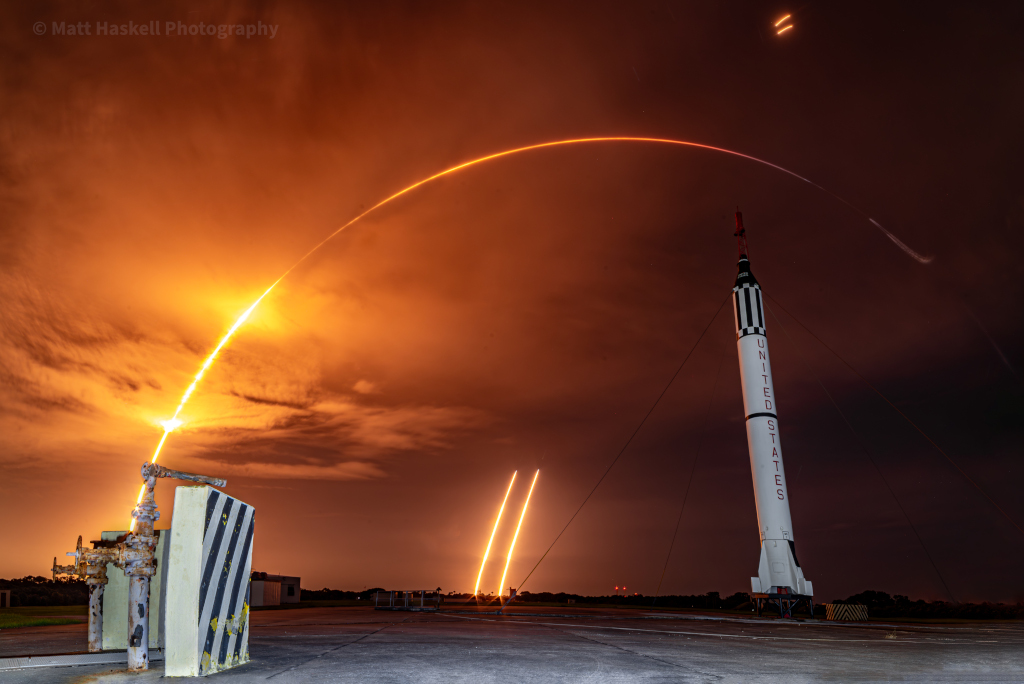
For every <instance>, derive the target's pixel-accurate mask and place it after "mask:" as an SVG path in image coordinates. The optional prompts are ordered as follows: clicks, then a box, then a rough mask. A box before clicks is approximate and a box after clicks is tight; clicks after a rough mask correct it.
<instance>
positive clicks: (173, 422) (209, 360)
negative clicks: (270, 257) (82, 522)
mask: <svg viewBox="0 0 1024 684" xmlns="http://www.w3.org/2000/svg"><path fill="white" fill-rule="evenodd" d="M281 278H284V276H281ZM281 278H278V279H277V280H276V281H275V282H274V284H273V285H271V286H270V287H268V288H267V289H266V291H265V292H264V293H263V294H261V295H260V298H259V299H257V300H256V301H255V302H253V303H252V306H250V307H249V308H248V309H246V310H245V313H243V314H242V315H241V316H239V317H238V320H236V321H235V324H234V325H232V326H231V327H230V328H229V329H228V331H227V332H226V333H224V337H222V338H220V342H219V343H218V344H217V346H216V347H214V348H213V351H212V352H210V355H209V356H207V357H206V360H205V361H203V365H202V366H200V367H199V372H198V373H196V376H195V377H194V378H192V384H191V385H189V386H188V389H186V390H185V394H183V395H182V396H181V401H180V402H178V408H176V409H175V410H174V415H173V416H172V417H171V419H170V420H165V421H163V422H162V423H161V425H163V428H164V434H163V435H162V436H161V437H160V442H159V443H158V444H157V445H156V450H155V451H154V452H153V458H151V459H150V460H149V462H150V463H156V459H158V458H160V450H161V449H163V448H164V443H165V442H166V441H167V435H169V434H171V433H172V432H173V431H174V429H175V428H177V427H179V426H180V425H181V420H179V419H178V415H179V414H180V413H181V410H182V409H183V408H185V404H187V403H188V400H189V398H190V397H191V396H192V393H193V392H195V391H196V385H198V384H199V381H200V380H202V379H203V375H205V374H206V371H207V370H208V369H209V368H210V366H212V365H213V362H214V360H215V359H216V358H217V355H218V354H220V350H221V349H223V348H224V345H226V344H227V343H228V340H230V339H231V337H232V336H233V335H234V334H235V332H236V331H237V330H238V329H239V328H240V327H242V324H243V323H245V321H246V319H248V318H249V315H250V314H252V312H253V311H254V310H255V309H256V307H257V306H259V303H260V302H262V301H263V298H264V297H266V296H267V295H268V294H270V291H271V290H273V289H274V288H275V287H277V284H278V283H279V282H281ZM145 491H146V485H145V484H143V485H142V488H141V489H140V490H139V496H138V497H137V498H136V499H135V505H136V506H138V505H139V502H140V501H142V495H143V494H144V493H145ZM129 530H131V531H132V532H134V531H135V518H132V523H131V525H130V526H129Z"/></svg>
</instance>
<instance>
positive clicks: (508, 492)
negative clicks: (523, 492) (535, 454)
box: [473, 470, 519, 596]
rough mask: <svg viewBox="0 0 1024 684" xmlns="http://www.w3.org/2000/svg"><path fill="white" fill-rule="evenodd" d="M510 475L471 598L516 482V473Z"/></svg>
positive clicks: (476, 588) (478, 590)
mask: <svg viewBox="0 0 1024 684" xmlns="http://www.w3.org/2000/svg"><path fill="white" fill-rule="evenodd" d="M518 472H519V471H518V470H517V471H516V472H515V473H512V481H511V482H509V483H508V489H507V490H505V498H504V499H502V500H501V508H499V509H498V518H497V519H496V520H495V521H494V529H493V530H491V538H490V539H488V540H487V549H486V550H485V551H484V559H483V560H482V561H480V572H479V573H478V574H477V576H476V586H475V587H473V596H476V595H477V594H478V593H480V578H481V577H483V574H484V566H485V565H487V556H488V555H490V553H491V544H493V543H494V535H495V533H497V531H498V523H500V522H501V514H502V513H504V512H505V502H506V501H508V495H509V494H510V493H511V492H512V483H513V482H515V481H516V473H518Z"/></svg>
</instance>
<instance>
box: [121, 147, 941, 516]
mask: <svg viewBox="0 0 1024 684" xmlns="http://www.w3.org/2000/svg"><path fill="white" fill-rule="evenodd" d="M614 142H628V143H650V144H657V145H677V146H681V147H693V148H697V149H702V150H708V151H711V152H721V153H722V154H728V155H731V156H734V157H740V158H742V159H747V160H749V161H753V162H757V163H758V164H763V165H765V166H769V167H771V168H773V169H775V170H777V171H781V172H782V173H785V174H787V175H790V176H792V177H793V178H797V179H799V180H802V181H803V182H805V183H807V184H808V185H812V186H814V187H815V188H818V189H819V190H821V191H822V192H825V193H827V194H829V195H831V196H832V197H834V198H835V199H837V200H839V201H840V202H842V203H843V204H845V205H846V206H848V207H849V208H851V209H853V210H854V211H855V212H857V213H858V214H860V215H861V216H863V217H864V218H866V219H867V220H868V221H870V222H871V223H872V224H873V225H874V226H875V227H877V228H878V229H879V230H881V231H882V232H883V233H884V234H885V235H886V237H888V238H889V239H890V240H892V242H893V243H894V244H895V245H896V246H897V247H899V248H900V249H901V250H903V252H904V253H906V254H907V255H909V256H910V257H911V258H913V259H914V260H916V261H918V262H920V263H922V264H927V263H928V262H930V261H931V260H932V257H930V256H922V255H921V254H918V253H917V252H915V251H914V250H912V249H911V248H910V247H908V246H907V245H905V244H903V242H901V241H900V240H899V239H898V238H897V237H896V236H895V235H893V234H892V233H890V232H889V231H888V230H886V229H885V228H883V227H882V226H881V225H880V224H879V223H878V222H877V221H875V220H874V219H873V218H871V217H870V216H868V215H867V214H865V213H864V212H863V211H861V210H860V209H858V208H857V207H855V206H854V205H852V204H850V203H849V202H847V201H846V200H845V199H843V198H842V197H840V196H839V195H837V194H835V193H834V192H832V191H831V190H828V189H826V188H824V187H822V186H820V185H818V184H817V183H815V182H813V181H811V180H809V179H807V178H804V177H803V176H801V175H800V174H798V173H795V172H793V171H790V170H789V169H787V168H785V167H782V166H779V165H778V164H773V163H771V162H769V161H765V160H764V159H759V158H757V157H754V156H751V155H749V154H743V153H742V152H736V151H734V150H728V149H725V148H724V147H715V146H713V145H703V144H701V143H695V142H688V141H685V140H672V139H670V138H644V137H634V136H605V137H596V138H572V139H569V140H553V141H551V142H545V143H537V144H535V145H526V146H524V147H517V148H514V149H511V150H504V151H502V152H495V153H494V154H489V155H486V156H483V157H478V158H477V159H471V160H470V161H467V162H463V163H461V164H458V165H456V166H452V167H450V168H447V169H445V170H443V171H439V172H438V173H435V174H434V175H432V176H428V177H427V178H424V179H423V180H420V181H417V182H415V183H413V184H412V185H409V186H408V187H406V188H403V189H402V190H399V191H398V192H396V193H395V194H393V195H391V196H390V197H386V198H384V199H383V200H381V201H380V202H378V203H377V204H375V205H373V206H372V207H370V208H369V209H367V210H366V211H364V212H363V213H361V214H359V215H358V216H356V217H355V218H353V219H352V220H350V221H349V222H348V223H346V224H344V225H343V226H341V227H340V228H338V229H337V230H335V231H334V232H333V233H331V234H330V235H328V236H327V237H326V238H324V239H323V240H321V241H320V242H319V243H318V244H317V245H316V246H314V247H313V248H312V249H311V250H309V251H308V252H306V253H305V254H304V255H303V256H302V258H301V259H299V260H298V261H296V262H295V263H294V264H292V266H291V267H290V268H289V269H288V270H287V271H285V272H284V274H282V275H281V277H280V278H278V279H277V280H276V281H274V284H273V285H271V286H270V287H268V288H267V289H266V291H265V292H264V293H263V294H262V295H260V297H259V299H257V300H256V301H255V302H253V304H252V306H250V307H249V308H248V309H246V310H245V313H243V314H242V315H241V316H239V317H238V320H236V321H235V324H234V325H232V326H231V328H230V329H229V330H228V331H227V333H225V334H224V336H223V337H222V338H221V340H220V342H219V343H218V344H217V346H216V347H215V348H214V350H213V351H212V352H210V355H209V356H208V357H206V360H205V361H204V362H203V365H202V366H201V367H200V368H199V372H198V373H196V376H195V378H194V379H193V380H192V384H190V385H189V386H188V389H187V390H185V394H184V395H182V397H181V401H180V402H179V403H178V408H177V409H176V410H175V412H174V416H173V417H172V418H171V419H170V420H167V421H164V422H163V427H164V433H163V435H162V436H161V437H160V442H159V443H158V444H157V447H156V450H155V451H154V452H153V458H152V459H151V460H152V461H153V462H155V461H156V460H157V458H158V457H159V456H160V450H161V449H163V447H164V444H165V443H166V442H167V436H168V435H169V434H170V433H171V432H173V431H174V430H175V429H176V428H177V427H178V426H180V425H181V422H180V420H179V419H178V415H179V414H180V413H181V410H182V409H183V408H184V407H185V404H186V403H188V400H189V398H190V397H191V396H192V393H193V392H194V391H195V389H196V386H197V385H198V384H199V381H200V380H202V378H203V375H204V374H205V373H206V371H207V370H208V369H209V368H210V366H211V365H212V364H213V362H214V360H216V358H217V354H219V353H220V350H221V349H223V348H224V346H225V345H226V344H227V343H228V342H229V341H230V340H231V338H232V337H233V336H234V334H235V333H236V332H237V331H238V329H239V327H241V325H242V324H243V323H245V321H246V319H247V318H249V315H250V314H251V313H252V312H253V310H254V309H255V308H256V307H257V306H258V305H259V303H260V302H262V301H263V299H264V298H265V297H266V296H267V295H268V294H270V291H271V290H273V289H274V288H275V287H276V286H277V284H278V283H280V282H281V281H282V280H284V278H285V277H286V276H287V275H288V274H289V273H291V272H292V271H294V270H295V269H296V268H298V267H299V265H301V264H302V263H303V262H304V261H306V259H308V258H309V257H310V256H312V255H313V253H314V252H316V251H317V250H319V249H320V248H321V247H323V246H324V245H325V244H327V243H328V242H330V240H331V239H332V238H334V237H335V236H336V235H338V234H339V233H341V232H342V231H343V230H345V229H346V228H348V227H349V226H351V225H353V224H354V223H356V222H357V221H359V220H360V219H362V218H363V217H365V216H366V215H367V214H370V213H371V212H373V211H376V210H377V209H379V208H381V207H382V206H384V205H385V204H388V203H389V202H391V201H392V200H396V199H398V198H399V197H401V196H403V195H406V194H408V193H410V192H412V191H413V190H415V189H416V188H418V187H420V186H421V185H426V184H427V183H430V182H431V181H434V180H437V179H439V178H443V177H444V176H448V175H450V174H453V173H455V172H456V171H461V170H463V169H466V168H469V167H471V166H476V165H477V164H482V163H483V162H487V161H492V160H494V159H501V158H502V157H508V156H511V155H513V154H519V153H521V152H530V151H532V150H540V149H545V148H548V147H562V146H566V145H579V144H583V143H614ZM142 491H143V490H140V491H139V499H138V501H141V500H142V499H141V497H142ZM138 501H136V503H138ZM134 527H135V523H134V520H133V522H132V528H133V529H134Z"/></svg>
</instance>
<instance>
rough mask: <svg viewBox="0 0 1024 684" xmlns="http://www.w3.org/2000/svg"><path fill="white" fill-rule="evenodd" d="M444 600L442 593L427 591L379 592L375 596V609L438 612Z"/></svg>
mask: <svg viewBox="0 0 1024 684" xmlns="http://www.w3.org/2000/svg"><path fill="white" fill-rule="evenodd" d="M442 600H443V597H442V595H441V592H439V591H428V590H426V589H413V590H408V591H406V590H402V591H378V592H376V593H375V594H374V596H373V607H374V608H376V609H377V610H438V609H439V608H440V607H441V601H442Z"/></svg>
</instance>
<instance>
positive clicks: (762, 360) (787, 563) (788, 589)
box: [732, 211, 814, 614]
mask: <svg viewBox="0 0 1024 684" xmlns="http://www.w3.org/2000/svg"><path fill="white" fill-rule="evenodd" d="M736 238H737V242H738V243H739V252H740V258H739V263H738V264H737V265H738V267H739V273H738V274H737V276H736V286H735V287H734V288H733V289H732V291H733V308H734V310H735V312H736V347H737V349H738V350H739V357H740V382H741V384H742V386H743V413H744V416H746V419H747V446H748V447H749V449H750V471H751V475H752V476H753V479H754V504H755V505H756V506H757V524H758V526H759V528H760V536H761V560H760V562H759V563H758V566H757V577H751V578H750V584H751V589H752V591H753V593H754V594H761V595H762V596H763V597H764V598H765V599H770V600H772V601H773V602H774V601H778V603H779V608H780V609H781V610H782V611H783V614H785V613H786V612H788V611H787V610H786V607H789V606H790V605H791V602H790V601H789V600H788V599H787V600H781V599H782V597H784V596H786V595H795V596H792V598H793V599H804V598H806V599H810V597H812V596H813V595H814V589H813V587H812V586H811V582H810V581H809V580H806V579H804V572H803V570H802V569H801V568H800V563H799V562H798V561H797V559H796V545H795V539H794V537H793V521H792V519H791V518H790V515H789V488H788V487H787V486H786V469H785V467H784V466H783V464H782V443H781V441H780V439H779V417H778V403H777V402H776V398H775V385H774V384H773V383H772V365H771V359H770V357H769V355H768V338H767V337H766V336H765V322H766V321H765V310H764V304H763V302H762V301H761V288H760V286H759V285H758V284H757V280H756V279H755V278H754V274H753V273H752V272H751V270H750V261H749V259H748V258H747V238H746V234H745V231H744V228H743V215H742V214H741V213H740V212H738V211H737V212H736ZM764 595H767V596H764ZM783 603H785V604H786V606H783ZM758 605H759V607H760V605H761V604H760V602H759V603H758ZM759 612H760V611H759Z"/></svg>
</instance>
